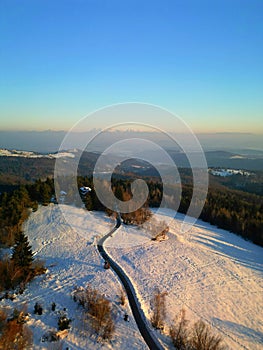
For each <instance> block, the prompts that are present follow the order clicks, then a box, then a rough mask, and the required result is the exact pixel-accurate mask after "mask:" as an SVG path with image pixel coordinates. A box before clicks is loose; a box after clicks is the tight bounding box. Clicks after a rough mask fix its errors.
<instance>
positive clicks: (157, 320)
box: [151, 289, 167, 330]
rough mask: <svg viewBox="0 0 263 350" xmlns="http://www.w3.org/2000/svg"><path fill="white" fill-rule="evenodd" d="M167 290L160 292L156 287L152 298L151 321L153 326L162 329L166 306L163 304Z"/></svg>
mask: <svg viewBox="0 0 263 350" xmlns="http://www.w3.org/2000/svg"><path fill="white" fill-rule="evenodd" d="M166 296H167V292H162V293H161V292H160V291H159V289H156V291H155V293H154V296H153V299H152V308H153V315H152V318H151V322H152V325H153V327H154V328H156V329H161V330H162V329H163V328H164V319H165V316H166V306H165V297H166Z"/></svg>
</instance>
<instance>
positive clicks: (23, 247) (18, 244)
mask: <svg viewBox="0 0 263 350" xmlns="http://www.w3.org/2000/svg"><path fill="white" fill-rule="evenodd" d="M12 260H13V262H14V264H15V266H17V267H20V268H22V270H23V272H24V273H28V272H29V271H30V268H31V266H32V262H33V253H32V250H31V246H30V245H29V242H28V238H27V236H25V234H24V233H23V232H19V233H18V234H17V236H16V238H15V246H14V249H13V254H12Z"/></svg>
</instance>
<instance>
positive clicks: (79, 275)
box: [0, 204, 263, 350]
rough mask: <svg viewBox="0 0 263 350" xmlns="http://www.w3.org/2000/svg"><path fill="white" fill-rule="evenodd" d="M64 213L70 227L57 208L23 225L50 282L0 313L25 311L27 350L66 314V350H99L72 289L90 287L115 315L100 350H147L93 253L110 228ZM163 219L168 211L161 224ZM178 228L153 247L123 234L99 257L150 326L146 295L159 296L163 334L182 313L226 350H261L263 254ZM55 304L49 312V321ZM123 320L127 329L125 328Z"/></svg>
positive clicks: (207, 228)
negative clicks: (115, 267) (125, 279)
mask: <svg viewBox="0 0 263 350" xmlns="http://www.w3.org/2000/svg"><path fill="white" fill-rule="evenodd" d="M62 208H63V213H64V214H65V215H66V216H67V221H66V220H65V218H64V216H63V214H62V213H61V211H60V206H58V205H53V204H51V205H49V206H47V207H40V209H39V210H38V211H37V212H35V213H32V214H31V216H30V218H29V220H28V221H27V222H26V223H25V226H24V229H25V233H26V235H28V237H29V240H30V242H31V244H32V247H33V251H34V252H35V256H36V257H37V258H39V259H42V260H44V261H45V264H46V266H47V268H48V272H47V274H46V275H43V276H39V277H37V278H36V279H35V280H33V281H32V282H31V283H30V284H29V285H28V287H27V288H26V291H25V292H24V294H22V295H19V296H17V298H16V299H15V300H14V301H10V300H5V299H4V300H2V301H1V302H0V305H1V306H6V305H9V306H10V307H12V308H14V307H19V306H20V305H21V304H22V303H27V308H28V312H29V313H30V318H29V322H28V325H29V327H30V328H31V330H32V331H33V333H34V347H33V348H34V349H48V344H47V343H43V342H41V337H42V336H43V334H44V333H45V332H47V331H48V330H52V329H56V327H57V317H58V312H59V311H60V310H63V309H64V308H66V312H67V315H68V317H70V318H71V319H72V323H71V330H70V331H69V334H68V336H67V337H66V338H65V339H64V340H63V349H66V347H69V349H78V350H81V349H83V350H84V349H99V348H101V344H99V343H97V339H96V337H95V336H94V335H91V333H90V331H89V329H87V328H85V324H84V323H83V314H82V309H81V308H80V307H78V306H77V305H76V303H74V301H73V300H72V291H73V289H74V287H75V286H83V287H84V286H85V285H86V284H87V283H91V285H92V286H94V287H95V288H97V289H98V290H99V291H100V292H101V293H102V294H104V295H106V297H107V298H108V299H109V300H111V302H112V303H113V307H114V309H115V311H116V315H117V317H116V333H115V335H114V337H113V339H112V340H111V342H110V343H106V344H105V345H104V346H103V347H104V348H105V349H114V350H122V349H134V350H135V349H136V350H138V349H147V346H146V345H145V343H144V340H143V339H142V337H141V335H140V333H139V331H138V328H137V325H136V323H135V321H134V319H133V316H132V314H131V311H130V309H129V306H128V305H126V306H125V307H122V306H121V305H120V303H119V296H118V295H119V294H120V292H119V289H120V283H119V280H118V279H117V277H116V276H115V274H114V273H113V271H112V270H111V269H109V270H105V269H104V268H103V259H102V258H101V256H100V255H99V253H98V251H97V247H96V243H97V242H98V240H99V239H100V238H101V237H102V236H103V235H105V234H106V233H107V232H109V231H110V230H111V228H112V227H113V226H114V221H112V220H111V219H109V218H107V217H105V216H104V214H103V213H98V212H87V211H85V212H84V209H78V208H75V207H71V206H66V205H63V206H62ZM84 214H85V215H84ZM169 215H170V212H169V210H165V211H164V212H163V214H162V215H160V219H161V220H165V218H166V217H167V216H169ZM182 220H183V215H178V218H177V219H174V220H173V221H172V223H171V224H170V231H169V232H168V240H166V241H163V242H154V241H152V240H151V239H150V238H149V237H148V236H147V233H146V234H145V233H144V232H142V231H141V230H138V229H137V228H133V227H132V226H128V227H127V226H125V225H122V226H121V227H120V228H119V229H118V230H117V231H116V233H114V234H113V237H112V238H109V239H108V240H107V241H106V243H105V248H106V249H107V251H108V252H109V253H110V255H111V257H112V258H113V259H114V260H115V261H116V262H117V263H118V264H119V265H121V266H122V268H123V269H124V271H125V272H126V273H127V275H128V276H129V277H130V279H131V281H132V283H133V285H134V288H135V290H136V293H137V295H138V298H139V300H140V302H141V304H142V307H143V310H144V312H145V314H146V316H147V317H148V318H150V316H151V312H152V309H151V298H152V294H153V290H154V288H155V287H159V288H160V290H161V291H167V292H168V295H167V320H166V321H167V325H169V323H171V322H172V321H173V318H174V317H175V316H176V315H177V313H178V312H179V310H180V309H181V308H182V307H184V308H185V310H186V316H187V318H188V319H189V320H190V321H191V322H193V321H196V320H198V319H200V318H201V319H202V320H204V321H205V322H206V323H207V324H209V325H211V326H212V328H213V330H214V331H215V332H216V333H218V334H219V335H221V336H222V337H223V339H224V341H225V343H226V344H227V345H228V346H229V348H230V349H234V350H238V349H251V350H252V349H253V350H260V349H262V344H263V337H262V336H263V329H262V311H263V306H262V292H263V283H262V282H263V278H262V277H263V248H261V247H259V246H256V245H254V244H251V243H249V242H247V241H245V240H243V239H242V238H240V237H238V236H236V235H234V234H232V233H230V232H227V231H224V230H219V229H216V228H215V227H213V226H211V225H209V224H206V223H203V222H202V221H198V222H197V224H196V225H195V226H194V227H193V228H192V230H191V231H190V232H189V233H187V234H183V233H181V232H180V225H181V222H182ZM69 222H70V225H69ZM131 240H132V244H129V243H130V241H131ZM136 242H137V244H135V243H136ZM36 302H39V303H41V305H42V306H43V308H44V313H43V315H35V314H33V309H34V304H35V303H36ZM53 302H55V303H56V305H57V307H56V311H55V312H52V311H51V304H52V303H53ZM126 312H127V314H128V315H129V322H125V321H124V319H123V316H124V314H125V313H126ZM158 334H159V333H158V332H157V335H158ZM158 336H159V337H160V340H161V342H162V344H163V346H164V348H166V349H169V348H173V347H172V344H171V341H170V339H169V337H167V336H165V335H158Z"/></svg>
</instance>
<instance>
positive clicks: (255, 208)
mask: <svg viewBox="0 0 263 350" xmlns="http://www.w3.org/2000/svg"><path fill="white" fill-rule="evenodd" d="M132 180H133V179H132V178H125V179H122V178H119V177H117V178H113V179H112V190H113V192H114V193H115V195H116V197H117V198H119V199H120V200H124V201H126V200H129V199H130V198H131V196H132V194H131V183H132ZM146 181H147V184H148V188H149V196H148V200H147V203H145V205H144V207H145V208H147V207H158V206H159V205H160V203H161V200H162V183H161V182H160V179H159V178H158V177H157V178H149V177H148V178H147V179H146ZM66 183H67V181H66V179H65V186H66ZM78 186H79V188H80V187H81V186H89V187H90V188H91V189H92V191H91V192H89V193H88V194H86V195H81V196H79V195H78V194H77V195H76V194H74V192H73V191H72V192H71V191H70V189H68V188H66V189H65V188H64V189H63V190H66V192H67V195H66V197H65V198H63V201H64V203H67V204H72V203H74V204H75V205H78V206H80V205H82V204H83V203H84V205H85V207H86V208H87V210H103V211H108V212H109V210H108V209H107V208H105V207H104V205H103V204H101V203H100V201H99V199H98V198H97V196H96V192H95V191H94V190H93V188H94V187H93V182H92V177H78ZM175 190H176V185H171V186H170V192H171V196H170V197H169V196H168V198H166V202H165V203H166V206H167V207H172V206H173V201H174V197H173V194H174V193H175ZM80 197H81V199H82V202H83V203H82V202H81V201H80ZM191 199H192V185H191V181H190V180H189V181H186V183H185V184H184V185H183V186H182V197H181V201H180V206H179V209H178V211H179V212H181V213H186V212H187V209H188V207H189V205H190V202H191ZM51 200H52V201H53V203H57V202H59V200H60V199H59V198H55V190H54V183H53V180H52V179H50V178H48V179H47V180H45V181H41V180H37V181H36V182H35V183H34V184H29V185H26V186H20V187H19V188H17V189H16V190H14V191H11V192H9V193H2V194H1V196H0V244H1V246H12V245H13V244H14V242H15V237H16V235H17V234H18V233H19V232H20V231H21V226H22V223H23V221H24V220H25V219H26V218H27V217H28V215H29V213H30V211H32V210H37V207H38V204H39V203H40V204H42V205H47V204H48V203H49V202H50V201H51ZM137 214H138V213H137ZM132 215H133V216H134V215H135V214H134V213H133V214H130V216H129V215H128V216H127V215H126V214H122V218H123V220H124V222H125V223H130V222H132V220H130V217H131V216H132ZM137 216H139V215H137ZM140 216H142V213H140ZM146 216H147V215H146ZM200 218H201V219H202V220H204V221H206V222H209V223H211V224H213V225H216V226H218V227H219V228H223V229H226V230H229V231H231V232H234V233H236V234H239V235H241V236H242V237H244V238H245V239H248V240H250V241H252V242H254V243H256V244H258V245H261V246H263V197H262V196H258V195H255V194H250V193H247V192H243V191H240V190H234V189H230V188H227V187H226V186H223V185H212V186H211V185H210V187H209V191H208V195H207V198H206V202H205V205H204V208H203V210H202V213H201V215H200Z"/></svg>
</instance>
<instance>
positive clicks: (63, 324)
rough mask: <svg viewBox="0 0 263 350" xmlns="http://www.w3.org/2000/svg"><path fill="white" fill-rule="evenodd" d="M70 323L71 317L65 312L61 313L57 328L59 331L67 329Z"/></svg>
mask: <svg viewBox="0 0 263 350" xmlns="http://www.w3.org/2000/svg"><path fill="white" fill-rule="evenodd" d="M70 323H71V319H70V318H68V317H67V316H66V315H65V314H62V315H61V316H60V317H59V319H58V329H59V330H60V331H64V330H65V329H69V328H70V326H69V324H70Z"/></svg>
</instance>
